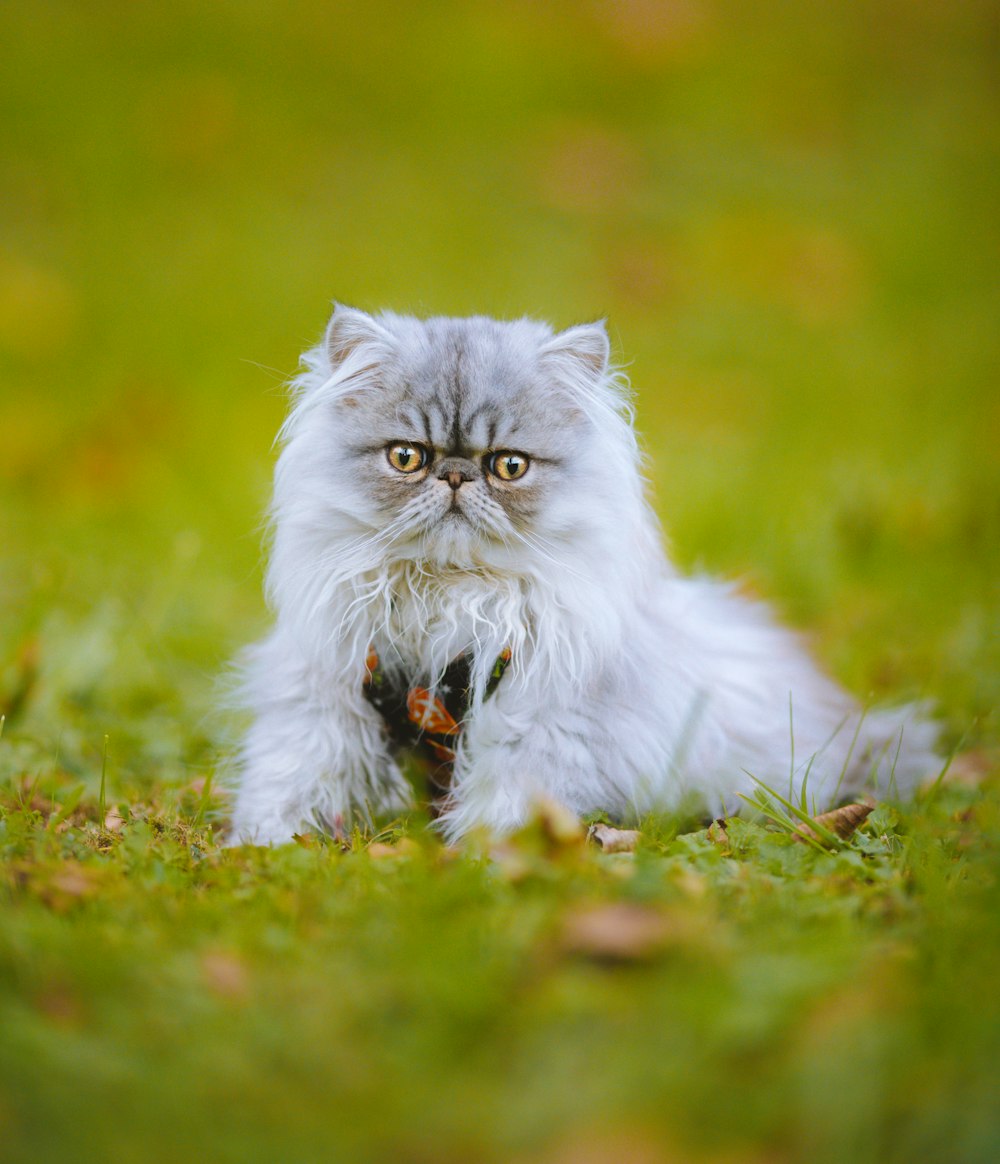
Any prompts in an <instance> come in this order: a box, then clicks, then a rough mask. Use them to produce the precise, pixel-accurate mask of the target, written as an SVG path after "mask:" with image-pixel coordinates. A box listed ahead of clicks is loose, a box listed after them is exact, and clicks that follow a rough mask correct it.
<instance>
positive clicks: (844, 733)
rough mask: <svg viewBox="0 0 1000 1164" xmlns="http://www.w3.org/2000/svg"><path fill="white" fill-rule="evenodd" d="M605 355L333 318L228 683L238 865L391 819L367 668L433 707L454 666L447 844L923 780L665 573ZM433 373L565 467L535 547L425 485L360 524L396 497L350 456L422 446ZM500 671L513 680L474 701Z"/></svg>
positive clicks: (893, 727)
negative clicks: (506, 652)
mask: <svg viewBox="0 0 1000 1164" xmlns="http://www.w3.org/2000/svg"><path fill="white" fill-rule="evenodd" d="M607 355H608V345H607V338H606V335H605V332H604V328H603V325H601V324H595V325H586V326H583V327H578V328H571V329H570V330H569V331H567V332H563V333H561V334H559V335H555V336H553V334H552V332H551V330H550V329H549V328H547V327H546V326H545V325H542V324H537V323H532V322H530V321H526V320H521V321H517V322H515V323H509V324H499V323H497V322H495V321H490V320H479V319H472V320H428V321H418V320H415V319H411V318H407V317H401V316H394V315H389V314H386V315H382V316H379V317H377V318H372V317H370V316H367V315H365V314H363V313H361V312H357V311H352V310H349V309H345V308H338V310H337V312H336V313H335V315H334V317H333V320H332V321H331V325H330V329H329V330H328V333H327V336H326V338H325V340H324V342H323V343H322V344H321V345H319V346H318V347H317V348H315V349H313V350H312V351H311V352H309V353H307V355H306V356H305V357H304V362H305V365H306V368H305V371H304V372H303V374H302V375H301V376H300V377H299V379H298V381H297V382H296V384H295V398H294V402H293V406H292V409H291V411H290V414H289V417H288V420H287V422H286V424H285V426H284V429H283V430H282V437H283V440H284V448H283V451H282V453H281V456H280V458H279V461H278V465H277V470H276V474H275V496H274V506H273V522H274V545H273V549H272V554H271V560H270V567H269V571H268V577H267V593H268V597H269V600H270V602H271V604H272V605H273V607H274V609H275V612H276V623H275V627H274V630H273V631H272V633H271V635H270V636H269V637H268V638H267V639H265V640H264V641H263V642H262V643H260V644H258V645H257V646H256V647H254V648H252V649H251V651H249V652H248V654H247V656H246V660H245V692H246V700H247V703H248V704H249V705H250V706H251V707H252V709H253V711H254V713H255V722H254V724H253V726H252V727H251V729H250V732H249V733H248V735H247V737H246V740H245V743H244V746H243V750H242V755H241V779H240V784H239V790H238V795H237V800H236V806H235V813H234V819H233V831H232V839H233V841H234V842H239V841H241V840H243V841H253V842H257V843H280V842H284V841H287V840H289V839H290V838H291V837H292V835H293V834H294V833H297V832H301V831H303V830H306V829H310V828H317V827H318V828H330V827H332V826H334V825H335V824H336V822H337V821H338V820H340V819H345V820H346V819H349V818H350V817H351V816H352V815H355V814H359V813H360V814H362V815H366V814H370V813H372V812H375V811H397V810H399V809H401V808H403V807H404V806H405V805H406V804H408V803H409V801H410V796H411V793H410V789H409V786H408V784H407V783H406V781H405V780H404V779H403V777H402V776H401V775H400V772H399V770H398V768H397V766H396V763H395V760H394V758H393V757H392V755H391V754H390V751H389V748H388V746H387V742H386V734H385V731H384V728H383V725H382V723H381V721H380V719H379V717H378V715H377V713H376V712H375V711H374V709H373V708H372V707H371V706H370V705H369V704H368V702H367V701H366V700H365V698H364V696H363V693H362V677H363V674H364V659H365V654H366V650H367V648H368V646H369V644H374V645H375V646H376V648H377V649H378V651H379V655H380V657H381V658H382V659H383V660H384V661H385V663H386V665H387V666H388V667H389V668H390V670H393V671H395V672H396V673H399V674H401V675H403V676H409V677H414V676H417V675H423V676H425V677H428V678H429V680H430V681H431V682H432V683H433V681H434V680H435V679H436V678H439V677H440V676H441V674H443V672H444V669H445V667H446V666H447V664H448V662H449V660H450V659H452V658H453V657H454V656H455V655H456V654H458V653H460V652H462V651H468V652H471V656H472V659H473V676H474V692H473V704H472V708H471V711H470V714H469V716H468V719H467V721H466V723H465V725H464V730H463V734H462V737H461V741H460V745H459V753H458V760H457V763H456V767H455V776H454V782H453V786H452V797H451V800H450V802H449V807H448V809H447V811H446V813H445V815H444V817H443V818H442V822H441V823H442V826H443V829H444V831H445V833H446V835H447V836H449V837H452V838H454V837H458V836H461V835H462V834H464V833H466V832H467V831H468V830H470V829H472V828H474V827H478V826H486V827H488V828H490V829H492V830H495V831H496V832H504V831H507V830H510V829H512V828H515V827H516V826H518V825H519V824H521V823H523V822H524V821H525V819H526V818H527V817H528V815H529V814H530V811H531V807H532V804H533V802H534V801H535V800H536V799H537V798H539V797H541V796H545V797H551V798H554V799H557V800H559V801H561V802H562V803H564V804H565V805H567V806H568V807H569V808H571V809H573V810H574V811H576V812H579V813H583V812H587V811H592V810H597V809H604V810H606V811H608V812H609V813H611V814H612V815H614V816H620V817H629V816H634V815H635V814H637V813H641V812H643V811H645V810H648V809H652V808H670V807H672V806H676V805H677V804H678V803H679V802H680V801H681V800H682V799H685V800H687V799H690V798H691V797H692V796H694V797H696V798H697V799H698V800H699V801H700V802H701V803H702V804H703V805H704V807H705V808H706V809H707V810H708V811H710V812H712V813H713V814H719V813H722V812H724V811H725V812H732V811H736V810H738V808H739V807H740V803H741V802H740V799H739V794H740V793H744V794H749V793H751V792H752V791H753V789H754V787H755V783H754V778H757V779H759V780H762V781H764V782H766V783H767V784H770V785H772V786H773V787H776V788H777V789H778V790H780V791H782V792H786V793H787V792H789V791H790V792H791V795H792V796H793V797H796V798H797V797H798V796H799V794H800V792H801V789H802V785H803V782H805V783H806V785H807V797H808V801H809V803H810V805H814V806H815V807H816V808H818V809H821V808H823V807H826V806H828V805H829V804H830V803H831V802H832V801H833V800H834V799H835V798H837V797H842V796H845V795H848V794H852V793H856V792H858V791H859V790H861V789H862V787H868V788H871V789H872V790H876V791H877V790H882V791H884V790H886V789H887V787H888V785H889V781H890V774H891V777H892V780H893V781H894V782H895V784H896V786H897V788H898V791H899V792H901V793H905V792H907V791H908V790H910V789H912V787H913V786H914V784H915V783H916V782H917V781H918V780H919V779H920V778H922V777H924V776H926V775H928V774H930V773H931V772H932V771H933V770H934V769H935V768H936V766H937V759H936V757H935V755H934V751H933V748H934V743H935V734H936V733H935V729H934V727H933V726H932V725H931V724H929V723H928V722H926V721H924V720H921V719H920V718H919V717H916V716H913V715H912V714H911V713H910V712H909V711H907V710H906V709H903V710H899V711H879V712H876V713H870V714H867V715H864V714H863V713H862V712H861V710H860V708H859V707H858V706H857V705H856V704H855V702H854V701H853V700H852V699H851V698H850V697H849V696H848V695H847V694H846V693H845V692H843V691H842V690H841V689H840V688H838V687H837V686H836V685H835V684H834V683H832V682H831V681H830V680H828V679H827V678H826V677H824V676H823V675H822V674H821V672H820V671H819V670H818V669H817V667H816V666H815V665H814V664H813V663H812V662H811V660H810V659H809V657H808V655H807V654H806V652H805V651H804V650H803V648H802V647H801V645H800V643H799V642H798V641H797V639H796V638H795V636H794V635H792V634H791V633H790V632H789V631H787V630H785V629H783V628H781V627H780V626H778V625H777V624H776V623H775V622H774V620H773V618H772V617H771V614H770V612H769V611H768V610H767V608H766V607H764V606H762V605H760V604H758V603H755V602H751V601H748V600H747V599H745V598H743V597H741V596H740V595H738V594H737V593H736V592H735V591H734V590H733V588H732V587H730V586H727V585H725V584H722V583H719V582H716V581H712V580H709V579H703V578H686V577H681V576H679V575H678V574H677V572H676V571H675V570H674V569H673V567H672V566H671V565H670V563H669V562H668V561H667V559H666V557H665V555H664V552H663V549H662V544H661V538H660V533H659V529H658V527H657V523H656V520H655V518H654V516H653V515H652V513H651V511H650V509H649V507H648V505H647V503H646V501H645V498H644V492H643V481H642V476H641V471H640V456H639V452H638V449H637V445H636V441H635V436H634V433H633V430H632V426H631V413H630V411H629V407H628V402H627V396H626V393H625V391H624V382H623V380H622V378H621V377H620V376H619V375H617V374H615V373H614V372H613V371H611V370H610V369H609V367H608V363H607ZM446 367H448V368H452V367H453V368H455V369H459V371H456V372H455V373H454V384H455V385H457V387H456V388H455V391H456V392H458V393H459V394H460V395H461V393H466V392H467V393H468V396H467V397H463V399H466V400H467V402H469V403H470V407H469V411H470V414H471V413H472V412H474V408H472V407H471V406H472V405H475V404H476V403H477V402H479V403H482V402H483V401H486V402H487V403H489V402H491V401H492V402H493V403H494V404H495V398H496V397H497V396H498V395H499V396H501V397H502V402H503V407H504V409H506V412H507V413H509V414H510V416H509V417H508V418H507V419H508V420H509V422H510V423H511V424H512V425H514V426H515V427H514V428H513V429H512V430H511V431H512V432H513V433H514V434H515V435H516V437H517V439H518V441H519V442H520V443H518V444H498V446H497V447H502V448H511V447H513V448H517V449H521V450H523V451H525V452H527V453H529V454H537V455H538V456H539V457H541V452H540V451H539V450H555V451H556V452H555V453H553V456H554V457H555V459H556V460H558V461H559V462H560V464H561V465H562V466H563V467H562V468H560V469H559V470H557V471H552V470H549V471H548V476H544V475H543V474H544V473H545V472H546V471H545V470H543V468H542V467H541V463H539V466H538V467H537V468H536V467H534V464H533V467H532V468H531V469H529V473H535V474H536V476H535V477H534V478H533V479H532V480H533V481H534V482H539V481H541V482H542V483H543V485H544V487H542V485H539V489H540V491H541V495H542V502H541V504H540V506H539V510H538V512H537V513H536V514H535V515H534V516H533V517H532V518H531V519H530V521H521V520H513V519H511V518H509V517H508V515H507V514H505V513H504V512H503V510H502V508H501V507H500V506H499V505H498V504H497V502H496V499H495V494H492V493H491V491H490V490H489V489H487V488H486V486H485V485H484V484H483V483H482V482H471V483H469V484H468V485H463V487H462V491H461V496H462V497H463V498H464V499H465V500H464V502H463V504H464V506H465V509H466V511H467V513H468V520H467V521H466V520H461V521H456V520H449V518H448V517H447V516H446V508H447V504H448V500H449V499H450V497H451V491H450V489H449V488H448V486H447V484H446V483H444V482H438V481H434V480H431V479H429V480H428V482H427V484H426V485H425V486H424V487H421V488H419V489H417V488H412V489H410V492H407V493H405V494H404V493H403V492H402V490H403V488H404V486H403V484H402V483H400V485H399V487H400V490H401V494H400V502H399V504H398V506H397V507H396V508H395V509H394V510H393V511H392V512H391V513H389V514H388V515H387V511H386V505H385V503H384V502H380V503H379V504H376V501H375V497H376V496H384V491H385V490H389V491H391V490H392V489H393V488H395V487H396V486H395V484H394V482H395V479H394V477H393V473H394V470H392V469H391V468H389V467H388V465H387V463H386V462H385V458H384V456H383V455H382V454H381V453H380V452H378V451H377V449H376V451H375V452H374V453H355V452H352V451H351V450H353V449H355V448H357V447H360V444H362V443H363V441H364V437H365V436H366V435H367V436H368V438H369V441H370V443H372V444H373V445H374V446H379V445H381V444H384V443H385V442H387V441H390V440H393V439H395V438H397V437H399V438H406V439H411V440H412V439H418V438H419V433H418V432H413V431H411V429H412V426H413V424H415V423H416V421H415V420H414V418H413V414H412V410H411V409H410V404H411V403H412V402H413V401H414V400H417V399H418V398H420V399H427V400H431V401H433V400H434V395H433V394H434V391H435V387H434V385H435V383H436V381H435V377H438V378H439V379H440V380H441V382H442V384H443V383H444V379H445V374H444V371H443V369H445V368H446ZM463 377H464V378H463ZM443 391H444V389H442V392H443ZM421 392H422V393H424V396H423V397H421V396H420V393H421ZM491 394H492V395H491ZM536 403H537V404H538V409H537V416H536V415H535V411H533V410H534V409H535V405H536ZM528 412H530V413H531V416H530V417H529V419H528V420H526V421H525V422H524V427H523V428H522V429H518V428H517V427H516V426H517V424H518V423H519V420H518V418H519V417H523V416H524V415H525V414H526V413H528ZM469 439H470V441H472V442H473V443H474V444H475V442H476V441H477V440H478V439H479V438H477V437H476V436H475V433H474V432H473V434H472V435H471V436H470V438H469ZM532 441H534V442H535V445H537V448H536V447H530V448H529V447H528V444H530V443H531V442H532ZM479 443H480V444H482V440H480V442H479ZM477 447H479V446H478V445H477ZM556 453H558V456H556ZM527 480H528V477H527V475H526V477H525V482H527ZM516 487H517V486H516V485H515V486H513V488H516ZM406 488H410V487H409V486H406ZM380 489H381V490H383V493H382V494H379V493H378V490H380ZM508 646H509V647H510V648H511V649H512V651H513V664H512V666H511V667H510V669H509V670H508V672H507V674H506V675H505V676H504V678H503V680H502V681H501V683H500V685H499V687H498V688H497V690H496V692H495V693H494V694H493V695H492V696H491V697H490V698H488V699H484V698H483V689H484V687H485V682H486V677H487V675H488V673H489V670H490V668H491V666H492V663H493V660H494V659H495V658H496V656H497V654H498V653H499V651H500V650H501V649H503V648H504V647H508Z"/></svg>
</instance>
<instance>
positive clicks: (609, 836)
mask: <svg viewBox="0 0 1000 1164" xmlns="http://www.w3.org/2000/svg"><path fill="white" fill-rule="evenodd" d="M641 836H642V834H641V833H640V832H639V831H638V830H637V829H616V828H612V827H611V825H606V824H594V825H591V826H590V828H589V830H588V831H587V838H588V840H591V841H593V842H594V844H595V845H597V847H598V848H599V849H601V850H603V851H604V852H605V853H631V852H633V851H634V849H635V848H636V846H637V845H638V844H639V839H640V837H641Z"/></svg>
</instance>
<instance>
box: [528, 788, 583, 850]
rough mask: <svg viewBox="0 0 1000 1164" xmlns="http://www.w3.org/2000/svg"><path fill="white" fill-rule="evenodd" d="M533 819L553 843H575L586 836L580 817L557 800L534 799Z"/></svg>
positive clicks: (580, 841)
mask: <svg viewBox="0 0 1000 1164" xmlns="http://www.w3.org/2000/svg"><path fill="white" fill-rule="evenodd" d="M535 820H536V821H537V822H538V824H539V825H541V829H542V832H543V833H544V835H545V837H546V838H547V839H548V840H549V841H551V842H552V843H553V844H554V845H577V844H580V843H582V841H583V840H584V839H585V837H586V833H585V832H584V829H583V824H582V822H581V821H580V818H579V817H578V816H577V815H576V813H575V812H572V811H571V810H570V809H568V808H567V807H566V806H565V805H564V804H560V803H559V801H558V800H549V799H547V798H543V799H540V800H538V801H536V802H535Z"/></svg>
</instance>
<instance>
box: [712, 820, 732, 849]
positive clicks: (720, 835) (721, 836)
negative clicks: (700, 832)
mask: <svg viewBox="0 0 1000 1164" xmlns="http://www.w3.org/2000/svg"><path fill="white" fill-rule="evenodd" d="M708 839H709V840H710V841H713V842H714V843H715V844H716V845H718V846H719V847H720V848H722V849H728V848H729V833H727V832H726V822H725V819H724V818H723V817H721V816H720V817H716V819H715V820H713V821H712V823H711V824H710V825H709V826H708Z"/></svg>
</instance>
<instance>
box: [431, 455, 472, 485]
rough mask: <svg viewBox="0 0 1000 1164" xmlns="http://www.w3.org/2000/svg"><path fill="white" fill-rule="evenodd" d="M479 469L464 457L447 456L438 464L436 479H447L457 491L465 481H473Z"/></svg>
mask: <svg viewBox="0 0 1000 1164" xmlns="http://www.w3.org/2000/svg"><path fill="white" fill-rule="evenodd" d="M478 476H479V469H478V468H477V467H476V466H475V465H474V464H473V462H472V461H467V460H466V459H465V457H448V458H446V459H445V460H443V461H442V462H441V464H440V465H439V466H438V480H439V481H447V482H448V484H449V485H450V486H451V488H452V489H453V490H454V491H455V492H456V493H457V492H458V490H459V489H461V488H462V485H463V484H464V483H465V482H466V481H474V480H475V479H476V477H478Z"/></svg>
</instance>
